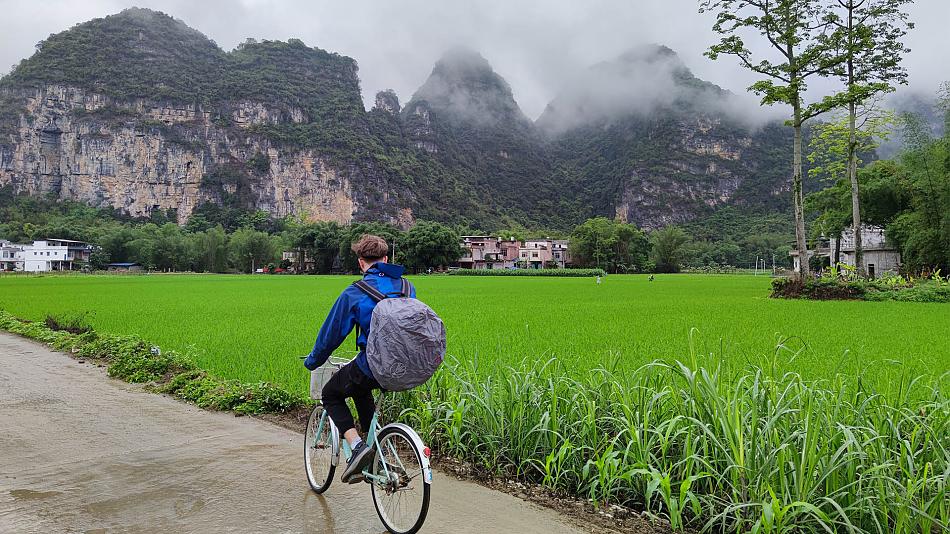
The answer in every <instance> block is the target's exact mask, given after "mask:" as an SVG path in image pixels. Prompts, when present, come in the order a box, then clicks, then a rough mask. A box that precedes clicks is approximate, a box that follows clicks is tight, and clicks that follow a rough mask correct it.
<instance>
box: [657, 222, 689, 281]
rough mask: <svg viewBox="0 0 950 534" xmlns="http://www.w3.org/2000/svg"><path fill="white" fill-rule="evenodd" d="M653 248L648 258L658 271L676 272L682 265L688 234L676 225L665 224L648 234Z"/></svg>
mask: <svg viewBox="0 0 950 534" xmlns="http://www.w3.org/2000/svg"><path fill="white" fill-rule="evenodd" d="M650 240H651V242H652V243H653V249H652V250H651V251H650V259H651V261H653V264H654V268H655V270H656V272H658V273H676V272H679V270H680V267H681V266H682V261H683V256H684V253H685V247H686V245H687V244H688V243H689V236H688V235H686V232H684V231H683V229H682V228H680V227H678V226H667V227H666V228H663V229H662V230H657V231H656V232H653V233H652V234H651V235H650Z"/></svg>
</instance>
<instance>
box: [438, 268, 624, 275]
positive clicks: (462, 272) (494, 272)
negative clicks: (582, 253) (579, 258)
mask: <svg viewBox="0 0 950 534" xmlns="http://www.w3.org/2000/svg"><path fill="white" fill-rule="evenodd" d="M449 274H451V275H454V276H586V277H592V276H607V273H606V272H605V271H604V270H603V269H456V270H454V271H449Z"/></svg>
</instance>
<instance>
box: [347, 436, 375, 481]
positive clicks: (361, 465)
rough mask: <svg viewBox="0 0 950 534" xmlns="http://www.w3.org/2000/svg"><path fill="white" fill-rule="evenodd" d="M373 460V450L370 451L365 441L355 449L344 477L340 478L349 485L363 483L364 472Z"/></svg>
mask: <svg viewBox="0 0 950 534" xmlns="http://www.w3.org/2000/svg"><path fill="white" fill-rule="evenodd" d="M372 460H373V450H372V449H370V448H369V447H368V446H367V445H366V442H365V441H361V442H360V444H359V445H357V446H356V448H355V449H353V454H352V455H351V456H350V461H349V462H346V469H344V470H343V476H342V477H341V478H340V479H341V480H342V481H343V482H345V483H347V484H356V483H358V482H362V481H363V470H364V469H366V468H367V467H369V463H370V462H371V461H372Z"/></svg>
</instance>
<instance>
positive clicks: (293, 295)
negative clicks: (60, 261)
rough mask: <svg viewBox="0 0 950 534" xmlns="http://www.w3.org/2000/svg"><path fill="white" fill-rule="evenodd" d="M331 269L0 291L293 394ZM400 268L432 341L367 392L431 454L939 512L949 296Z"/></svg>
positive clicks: (738, 511)
mask: <svg viewBox="0 0 950 534" xmlns="http://www.w3.org/2000/svg"><path fill="white" fill-rule="evenodd" d="M351 280H352V278H351V277H292V276H254V277H250V276H214V275H207V276H201V275H193V276H185V275H148V276H144V275H143V276H43V277H38V276H8V277H0V309H5V310H6V311H8V312H10V313H13V314H15V315H17V316H19V317H22V318H27V319H43V318H45V317H46V315H47V314H52V315H55V316H61V317H62V316H65V317H67V318H68V317H75V316H77V315H82V314H86V315H85V320H86V321H87V322H88V323H90V324H91V325H92V326H94V327H95V328H97V329H98V330H99V331H101V332H104V333H117V334H138V335H139V336H141V337H143V338H145V339H147V340H150V341H151V342H153V343H156V344H158V345H160V346H162V347H163V348H166V349H177V350H181V351H186V352H190V353H191V354H193V357H194V358H195V359H196V361H197V363H198V364H199V365H200V366H202V367H204V368H206V369H208V370H210V371H211V372H213V373H214V374H217V375H218V376H220V377H223V378H236V379H240V380H242V381H244V382H252V383H253V382H258V381H261V380H266V381H271V382H275V383H277V384H281V385H284V386H287V387H288V388H290V389H292V390H295V391H297V392H299V393H304V392H306V390H307V383H308V377H307V373H306V371H305V370H304V369H303V367H302V366H301V362H300V359H299V356H300V355H302V354H304V353H306V352H308V351H309V349H310V347H311V345H312V343H313V338H314V336H315V334H316V331H317V329H318V328H319V326H320V323H321V321H322V320H323V317H324V315H325V313H326V312H327V310H328V309H329V308H330V306H331V304H332V303H333V300H334V299H335V298H336V296H337V294H338V293H339V292H340V291H341V290H342V289H343V288H344V287H345V286H346V285H347V284H348V283H349V282H350V281H351ZM414 281H415V283H416V285H417V287H418V293H419V296H420V297H421V298H422V299H423V300H425V301H426V302H428V303H429V304H430V305H431V306H432V307H433V308H435V310H436V311H437V312H439V314H440V315H441V316H442V318H443V319H444V320H445V322H446V326H447V329H448V336H449V339H448V341H449V354H450V359H449V361H448V362H447V364H446V365H443V367H442V370H441V371H440V372H439V373H438V374H437V375H436V377H435V378H434V379H432V380H430V381H429V382H428V383H427V384H425V385H424V386H422V387H420V388H417V389H416V390H414V391H413V392H411V393H408V394H401V395H396V396H394V397H393V399H394V400H395V402H393V403H391V404H390V405H388V409H389V414H391V415H392V416H394V417H398V418H399V419H400V420H401V421H403V422H406V423H408V424H410V425H411V426H412V427H413V428H415V429H416V430H418V431H419V433H420V434H421V435H422V436H424V437H425V439H426V442H427V443H428V444H431V445H432V446H433V447H434V448H435V450H436V451H437V453H438V454H440V455H447V456H451V457H454V458H457V459H460V460H463V461H467V462H471V463H472V464H474V465H476V466H479V467H480V468H481V469H483V470H484V471H486V472H491V473H494V474H497V475H499V476H501V477H504V478H516V479H518V480H524V481H527V482H534V483H539V484H542V485H543V486H545V487H547V488H550V489H552V490H554V491H556V492H560V493H563V494H571V495H576V496H580V497H583V498H588V499H590V500H591V501H593V502H595V503H598V505H606V504H608V503H617V504H623V505H627V506H630V507H633V508H635V509H638V510H644V511H646V512H648V513H650V514H653V515H656V516H659V517H662V518H664V519H666V520H668V521H669V523H670V525H671V526H672V527H673V529H674V530H675V531H678V532H679V531H683V529H690V531H698V532H704V533H705V532H709V533H721V532H763V533H766V532H768V533H773V534H780V533H789V534H792V533H800V532H848V533H855V534H856V533H865V532H871V533H875V534H885V533H887V534H892V533H899V534H919V533H929V532H948V531H950V530H948V529H950V446H948V444H950V439H948V436H950V396H948V393H950V372H948V371H950V306H947V305H945V304H922V303H909V302H813V301H788V300H772V299H769V298H768V297H767V295H768V292H769V280H768V279H767V278H765V277H754V276H739V275H728V276H699V275H678V276H673V275H670V276H659V277H657V279H656V281H654V282H650V281H648V280H647V278H646V277H644V276H610V277H609V278H607V279H606V281H605V282H604V283H603V284H602V285H596V284H595V283H594V281H593V280H592V279H589V278H510V277H499V278H495V277H448V276H432V277H418V278H415V279H414ZM776 347H779V348H776ZM353 352H354V349H353V346H352V343H351V342H348V343H347V344H346V345H344V346H343V347H341V349H340V355H349V354H353ZM675 360H680V361H681V362H683V365H679V364H676V363H673V362H674V361H675ZM552 362H554V363H552ZM180 376H186V375H180ZM918 378H919V379H918Z"/></svg>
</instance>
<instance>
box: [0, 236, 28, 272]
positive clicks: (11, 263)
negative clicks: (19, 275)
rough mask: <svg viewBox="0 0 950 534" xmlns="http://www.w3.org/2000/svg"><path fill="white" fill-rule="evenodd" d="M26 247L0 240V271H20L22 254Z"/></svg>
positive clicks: (21, 268)
mask: <svg viewBox="0 0 950 534" xmlns="http://www.w3.org/2000/svg"><path fill="white" fill-rule="evenodd" d="M27 246H29V245H17V244H16V243H11V242H9V241H4V240H2V239H0V271H22V270H23V258H22V253H23V248H24V247H27Z"/></svg>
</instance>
